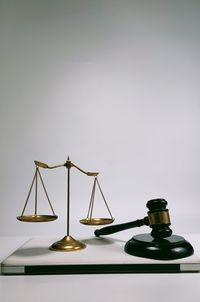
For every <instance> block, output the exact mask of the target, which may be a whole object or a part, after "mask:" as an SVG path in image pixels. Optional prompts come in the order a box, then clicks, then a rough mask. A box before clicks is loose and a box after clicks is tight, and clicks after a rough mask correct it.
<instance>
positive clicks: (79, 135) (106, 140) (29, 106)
mask: <svg viewBox="0 0 200 302" xmlns="http://www.w3.org/2000/svg"><path fill="white" fill-rule="evenodd" d="M199 29H200V1H198V0H190V1H189V0H188V1H185V0H173V1H172V0H168V1H161V0H160V1H158V0H157V1H156V0H154V1H153V0H140V1H139V0H138V1H134V0H132V1H131V0H129V1H128V0H123V1H122V0H121V1H119V0H115V1H114V0H99V1H98V0H82V1H81V0H73V1H72V0H71V1H67V0H65V1H64V0H57V1H53V0H49V1H47V0H32V1H31V0H29V1H27V0H26V1H25V0H24V1H23V0H15V1H14V0H5V1H4V0H0V102H1V103H0V106H1V110H0V137H1V157H0V164H1V166H0V176H1V182H0V213H1V219H0V235H50V236H51V235H53V234H64V233H65V197H66V192H65V189H66V171H65V169H59V170H48V171H47V170H45V171H44V170H43V171H41V172H42V175H43V178H44V181H45V184H46V186H47V190H48V193H49V196H50V199H51V201H52V204H53V206H54V209H55V211H56V213H57V214H58V216H59V219H58V220H57V221H56V222H52V223H46V224H26V223H20V222H19V221H17V220H16V218H15V217H16V216H17V215H19V214H20V213H21V211H22V208H23V205H24V203H25V200H26V197H27V194H28V189H29V186H30V184H31V180H32V177H33V173H34V162H33V161H34V160H35V159H36V160H40V161H44V162H46V163H48V164H57V163H64V162H65V161H66V159H67V156H68V155H69V156H70V158H71V160H72V161H73V162H74V163H75V164H77V165H79V166H80V167H81V168H83V169H85V170H91V171H96V170H97V171H99V172H100V175H99V181H100V184H101V186H102V189H103V192H104V195H105V197H106V199H107V202H108V204H109V206H110V208H111V211H112V214H113V216H114V217H115V219H116V222H117V223H118V222H126V221H130V220H134V219H137V218H142V217H144V216H145V215H146V211H147V209H146V206H145V204H146V202H147V201H148V200H149V199H152V198H156V197H163V198H165V199H166V200H167V201H168V202H169V205H168V208H169V210H170V217H171V220H172V228H173V230H174V231H175V232H176V233H177V232H179V233H195V232H199V230H200V226H199V209H200V206H199V196H200V186H199V178H200V169H199V155H200V150H199V149H200V143H199V126H200V120H199V113H200V103H199V97H200V86H199V69H200V66H199V65H200V64H199V54H200V30H199ZM71 172H72V177H71V180H72V183H71V228H72V233H74V234H77V235H85V234H92V233H93V227H91V228H89V229H88V228H87V227H85V226H82V225H80V224H79V222H78V221H79V219H81V218H83V217H84V216H85V215H86V213H87V207H88V203H89V198H90V192H91V186H92V179H91V178H88V177H86V176H84V175H83V174H80V173H79V172H78V171H77V170H75V169H72V170H71ZM31 202H32V201H30V203H31ZM101 203H102V201H101V199H100V196H99V195H98V194H97V200H96V208H95V209H96V211H97V212H96V214H95V216H98V215H100V216H102V215H103V216H104V213H103V209H102V208H101ZM46 206H47V203H46V200H45V198H44V196H42V192H41V207H42V210H41V211H43V212H45V210H46V209H47V211H49V209H48V208H45V207H46ZM101 211H102V213H101ZM29 212H31V207H30V210H29ZM99 212H100V214H99ZM105 216H107V213H105ZM142 231H144V230H142ZM133 232H134V231H133ZM136 232H138V230H136ZM139 232H141V229H140V230H139Z"/></svg>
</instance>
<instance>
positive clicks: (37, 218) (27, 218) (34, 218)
mask: <svg viewBox="0 0 200 302" xmlns="http://www.w3.org/2000/svg"><path fill="white" fill-rule="evenodd" d="M57 218H58V216H56V215H23V216H18V217H17V219H18V220H20V221H24V222H48V221H53V220H56V219H57Z"/></svg>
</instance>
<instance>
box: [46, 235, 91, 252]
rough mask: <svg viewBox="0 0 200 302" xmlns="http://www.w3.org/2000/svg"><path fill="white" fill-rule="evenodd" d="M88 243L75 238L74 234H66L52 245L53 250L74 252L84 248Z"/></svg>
mask: <svg viewBox="0 0 200 302" xmlns="http://www.w3.org/2000/svg"><path fill="white" fill-rule="evenodd" d="M85 247H86V245H85V244H84V243H82V242H80V241H78V240H75V239H74V238H73V237H72V236H65V237H64V238H63V239H61V240H59V241H56V242H55V243H53V244H52V245H51V246H50V248H49V249H50V250H51V251H58V252H74V251H78V250H81V249H84V248H85Z"/></svg>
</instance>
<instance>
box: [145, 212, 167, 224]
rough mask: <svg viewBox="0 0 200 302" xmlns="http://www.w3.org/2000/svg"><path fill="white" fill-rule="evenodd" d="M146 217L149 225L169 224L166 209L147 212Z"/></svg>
mask: <svg viewBox="0 0 200 302" xmlns="http://www.w3.org/2000/svg"><path fill="white" fill-rule="evenodd" d="M148 218H149V224H150V226H151V225H155V224H167V225H170V224H171V222H170V218H169V211H168V210H165V211H160V212H152V213H149V212H148Z"/></svg>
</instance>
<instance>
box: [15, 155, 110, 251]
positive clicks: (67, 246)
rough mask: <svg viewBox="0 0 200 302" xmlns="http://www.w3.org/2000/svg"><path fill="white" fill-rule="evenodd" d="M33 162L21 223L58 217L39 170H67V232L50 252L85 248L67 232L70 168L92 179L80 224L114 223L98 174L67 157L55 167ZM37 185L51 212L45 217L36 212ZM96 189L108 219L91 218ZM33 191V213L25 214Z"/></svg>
mask: <svg viewBox="0 0 200 302" xmlns="http://www.w3.org/2000/svg"><path fill="white" fill-rule="evenodd" d="M34 162H35V166H36V170H35V173H34V176H33V180H32V182H31V186H30V189H29V192H28V196H27V199H26V201H25V204H24V207H23V210H22V213H21V215H20V216H18V217H17V219H18V220H19V221H22V222H50V221H54V220H56V219H57V218H58V216H57V215H56V214H55V211H54V209H53V206H52V203H51V201H50V198H49V195H48V192H47V189H46V186H45V184H44V180H43V178H42V175H41V172H40V168H43V169H55V168H59V167H65V168H67V194H66V196H67V200H66V213H67V217H66V220H67V221H66V222H67V223H66V226H67V230H66V231H67V232H66V233H67V234H66V236H65V237H64V238H62V239H61V240H59V241H57V242H55V243H54V244H53V245H52V246H51V247H50V250H54V251H65V252H68V251H76V250H79V249H83V248H85V247H86V245H85V243H83V242H80V241H78V240H76V239H74V238H73V237H72V236H71V235H70V231H69V230H70V170H71V168H72V167H74V168H76V169H77V170H79V171H80V172H82V173H83V174H85V175H87V176H90V177H94V181H93V186H92V192H91V197H90V202H89V207H88V212H87V216H86V218H84V219H81V220H80V223H81V224H83V225H105V224H110V223H112V222H113V221H114V218H113V216H112V214H111V211H110V208H109V206H108V203H107V202H106V199H105V196H104V194H103V191H102V188H101V186H100V183H99V181H98V178H97V176H98V174H99V173H98V172H86V171H84V170H82V169H81V168H79V167H78V166H76V165H75V164H74V163H72V162H71V161H70V160H69V157H68V159H67V161H66V163H64V164H61V165H56V166H49V165H47V164H45V163H43V162H39V161H34ZM39 185H40V186H41V188H42V189H43V191H44V193H45V196H46V199H47V202H48V206H49V208H50V210H51V213H50V214H47V215H44V214H39V211H38V208H39V202H38V186H39ZM97 188H98V190H99V192H100V195H101V197H102V200H103V202H104V205H105V207H106V210H107V212H108V214H109V217H106V218H102V217H101V218H96V217H93V209H94V201H95V192H96V189H97ZM33 190H34V191H35V192H34V213H32V214H25V211H26V210H27V205H28V203H29V201H30V196H31V194H32V191H33Z"/></svg>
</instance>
